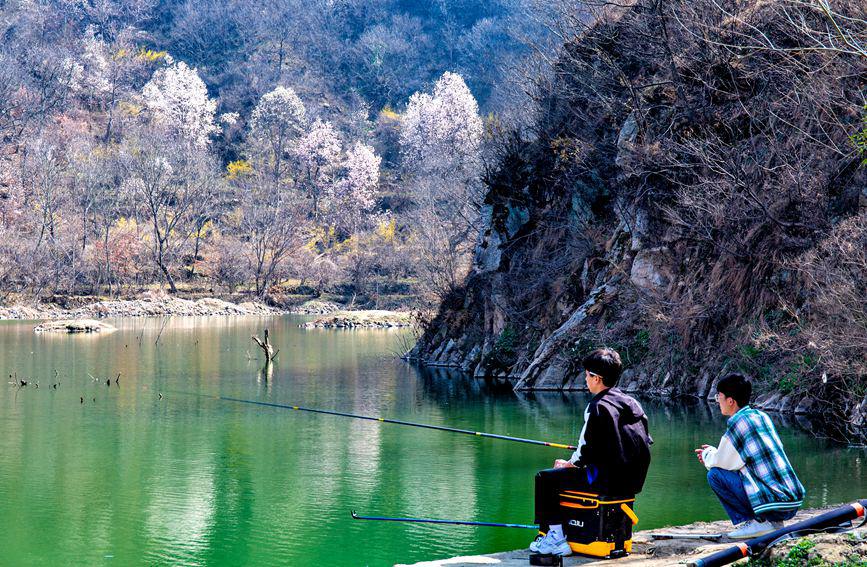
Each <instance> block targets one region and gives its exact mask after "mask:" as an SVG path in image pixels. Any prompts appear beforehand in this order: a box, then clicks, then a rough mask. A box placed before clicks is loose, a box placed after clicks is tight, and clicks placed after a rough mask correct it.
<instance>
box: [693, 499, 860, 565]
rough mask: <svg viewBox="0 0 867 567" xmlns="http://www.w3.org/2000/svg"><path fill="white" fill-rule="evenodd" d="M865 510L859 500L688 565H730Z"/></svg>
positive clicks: (849, 519) (836, 523) (831, 525)
mask: <svg viewBox="0 0 867 567" xmlns="http://www.w3.org/2000/svg"><path fill="white" fill-rule="evenodd" d="M865 510H867V500H858V501H857V502H853V503H851V504H847V505H845V506H841V507H840V508H837V509H835V510H831V511H830V512H825V513H824V514H820V515H818V516H816V517H814V518H810V519H808V520H804V521H802V522H798V523H795V524H792V525H790V526H786V527H785V528H782V529H779V530H776V531H773V532H771V533H769V534H765V535H763V536H760V537H756V538H753V539H750V540H747V541H745V542H740V543H737V544H735V545H733V546H732V547H729V548H728V549H723V550H722V551H717V552H716V553H714V554H712V555H708V556H707V557H703V558H702V559H697V560H696V561H693V562H691V563H687V565H688V567H720V566H721V565H728V564H729V563H733V562H735V561H737V560H738V559H743V558H744V557H749V556H750V555H757V554H759V553H761V552H762V551H764V550H765V548H766V547H768V545H770V544H771V543H773V542H774V541H776V540H777V539H779V538H781V537H783V536H785V535H786V534H791V533H795V532H807V533H809V532H820V531H822V530H825V529H827V528H833V527H837V526H839V525H840V524H843V523H844V522H848V521H851V520H854V519H855V518H860V517H863V516H864V512H865ZM804 535H806V534H804Z"/></svg>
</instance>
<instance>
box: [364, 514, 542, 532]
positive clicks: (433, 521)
mask: <svg viewBox="0 0 867 567" xmlns="http://www.w3.org/2000/svg"><path fill="white" fill-rule="evenodd" d="M350 514H352V518H353V519H354V520H379V521H383V522H414V523H419V524H450V525H458V526H486V527H491V528H523V529H528V530H538V529H539V526H536V525H530V524H503V523H500V522H468V521H467V522H465V521H462V520H437V519H434V518H390V517H387V516H359V515H358V514H356V513H355V510H352V511H351V512H350Z"/></svg>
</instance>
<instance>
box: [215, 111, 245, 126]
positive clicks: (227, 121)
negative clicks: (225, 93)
mask: <svg viewBox="0 0 867 567" xmlns="http://www.w3.org/2000/svg"><path fill="white" fill-rule="evenodd" d="M240 119H241V116H240V115H239V114H238V113H237V112H224V113H223V114H221V115H220V124H224V125H226V126H233V125H235V124H237V123H238V120H240Z"/></svg>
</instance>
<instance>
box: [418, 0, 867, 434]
mask: <svg viewBox="0 0 867 567" xmlns="http://www.w3.org/2000/svg"><path fill="white" fill-rule="evenodd" d="M833 9H834V12H833V13H825V12H823V11H822V10H821V9H819V5H818V4H808V3H806V2H804V3H802V2H797V1H780V0H773V1H767V0H761V1H755V0H747V1H738V2H732V1H725V2H721V3H715V2H709V1H704V0H699V1H697V2H668V3H661V2H653V1H647V0H638V1H635V2H631V3H628V5H624V6H620V7H614V6H608V7H606V8H605V10H604V11H602V10H601V9H600V10H598V11H597V10H592V9H588V14H587V17H586V18H585V19H584V21H592V22H593V23H592V24H591V25H588V26H586V27H585V28H584V29H581V30H579V32H578V33H577V34H576V35H575V37H574V38H573V39H571V40H570V41H569V42H568V43H567V44H566V45H565V46H564V49H563V51H562V54H561V56H560V58H559V61H558V63H557V65H556V66H555V70H554V77H553V79H552V80H551V81H550V85H549V87H548V89H547V91H546V92H545V93H544V95H543V96H541V97H540V98H539V100H538V101H537V103H538V107H539V108H538V110H539V116H540V119H539V121H538V123H537V124H536V126H535V128H534V129H533V131H532V132H519V133H515V135H514V136H513V137H512V139H511V141H510V142H509V143H508V144H506V145H505V147H504V148H503V150H502V153H501V156H500V161H499V166H498V167H497V168H495V169H494V170H493V171H491V172H490V173H489V175H488V177H487V179H486V184H487V194H486V197H485V208H484V211H483V212H484V229H483V232H482V234H481V236H480V238H479V242H478V246H477V249H476V254H475V259H474V264H473V269H472V272H471V273H470V275H469V276H468V278H467V279H466V281H465V284H464V286H463V287H462V288H461V289H460V290H459V291H457V292H455V293H454V294H452V295H451V296H450V297H449V298H447V300H446V301H445V302H444V303H443V305H442V307H441V309H440V311H439V313H438V314H437V316H436V318H435V319H434V320H433V321H432V322H431V323H430V325H429V326H428V328H427V329H426V332H425V333H424V335H423V336H422V337H421V340H420V341H419V343H418V345H417V346H416V347H415V349H414V350H413V351H412V352H411V353H409V354H410V356H411V357H414V358H416V359H418V360H420V361H423V362H424V363H426V364H430V365H447V366H459V367H461V368H463V369H464V370H466V371H468V372H473V373H474V374H475V375H476V376H509V377H511V379H512V380H514V381H515V387H516V388H518V389H542V388H545V389H559V388H563V389H572V388H578V387H581V386H582V380H580V379H579V378H580V376H579V374H577V373H576V369H577V366H578V364H580V362H579V361H580V359H581V357H582V355H583V354H584V353H586V352H587V351H588V350H590V349H592V348H595V347H597V346H599V345H602V344H605V345H609V346H613V347H616V348H617V349H618V350H620V352H621V354H622V355H623V357H624V361H625V363H626V365H627V366H628V368H629V370H628V372H627V373H626V375H625V376H624V379H623V381H624V386H625V387H627V388H628V389H630V390H641V391H642V392H649V393H656V394H659V395H665V396H674V395H679V394H694V395H698V396H707V395H708V394H709V393H711V392H713V389H712V387H713V383H714V381H715V380H716V379H718V378H719V377H720V376H721V375H722V374H723V373H725V372H728V371H732V370H735V369H739V370H742V371H745V372H747V373H749V374H750V375H751V376H753V377H754V378H755V380H756V381H757V383H758V387H759V391H760V393H761V397H760V399H759V404H760V405H762V406H763V407H769V408H774V409H782V410H783V411H790V412H798V413H812V414H815V413H823V414H825V415H826V416H827V417H831V418H832V420H833V422H834V425H835V433H836V434H837V435H838V436H840V437H850V436H853V435H855V434H856V433H857V430H858V429H859V428H863V427H864V426H865V425H867V397H865V396H867V360H865V356H864V355H865V352H867V310H865V305H867V171H865V168H864V167H862V163H861V162H862V155H863V146H862V147H861V149H860V150H859V143H861V144H863V142H864V137H863V136H864V134H863V133H861V134H860V137H859V133H860V132H862V131H863V129H864V127H865V122H864V120H865V115H864V110H863V106H864V93H865V91H864V88H865V84H864V78H865V70H867V58H865V54H864V53H863V52H861V53H859V49H858V45H864V35H865V33H867V29H865V27H864V19H863V18H864V6H863V3H860V2H857V1H842V2H834V3H833ZM859 41H860V44H859ZM859 140H860V142H859ZM817 402H818V403H817Z"/></svg>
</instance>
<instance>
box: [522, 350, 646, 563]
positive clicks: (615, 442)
mask: <svg viewBox="0 0 867 567" xmlns="http://www.w3.org/2000/svg"><path fill="white" fill-rule="evenodd" d="M583 364H584V379H585V381H586V383H587V389H588V390H589V391H590V393H591V394H593V398H592V399H591V400H590V403H588V404H587V407H586V409H585V410H584V427H583V428H582V430H581V437H580V439H579V440H578V448H577V449H576V450H575V452H574V453H573V454H572V457H571V458H570V459H569V460H562V459H557V460H556V461H554V468H552V469H547V470H544V471H540V472H539V473H538V474H537V475H536V520H535V521H536V523H537V524H539V531H547V533H546V535H545V536H542V535H540V536H539V537H537V538H536V540H535V541H534V542H533V543H531V544H530V550H531V551H534V552H538V553H547V554H554V555H569V554H571V553H572V549H571V548H570V547H569V543H568V542H567V541H566V536H565V535H564V533H563V521H564V518H563V517H562V513H561V507H560V496H559V495H560V493H561V492H562V491H563V490H577V491H586V492H591V493H594V494H604V495H608V496H615V495H616V496H629V497H631V496H633V495H635V494H637V493H638V492H641V489H642V487H643V486H644V479H645V477H646V476H647V469H648V468H649V466H650V445H651V444H652V443H653V439H651V437H650V434H649V433H648V428H647V416H646V415H645V414H644V410H642V409H641V405H640V404H639V403H638V402H637V401H635V400H634V399H633V398H631V397H629V396H627V395H626V394H624V393H623V392H621V391H620V390H619V389H617V388H615V387H614V386H616V385H617V382H618V381H619V380H620V375H621V374H622V372H623V365H622V363H621V362H620V355H619V354H617V351H615V350H613V349H608V348H603V349H597V350H595V351H593V352H591V353H590V354H589V355H587V356H586V357H585V358H584V360H583Z"/></svg>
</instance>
